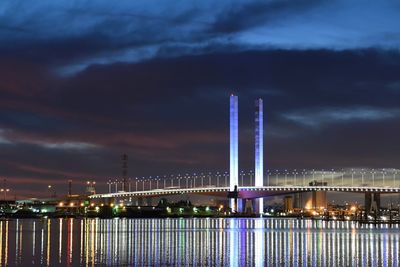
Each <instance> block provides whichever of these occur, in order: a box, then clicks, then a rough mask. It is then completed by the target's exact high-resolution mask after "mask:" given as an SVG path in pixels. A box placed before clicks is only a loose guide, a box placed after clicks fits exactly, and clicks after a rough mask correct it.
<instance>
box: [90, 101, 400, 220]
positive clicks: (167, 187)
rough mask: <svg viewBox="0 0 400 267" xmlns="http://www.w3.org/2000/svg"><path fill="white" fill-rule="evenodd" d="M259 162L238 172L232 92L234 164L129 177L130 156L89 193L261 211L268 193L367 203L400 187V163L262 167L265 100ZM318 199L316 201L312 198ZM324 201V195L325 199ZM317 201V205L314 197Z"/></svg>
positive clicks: (259, 110)
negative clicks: (355, 196)
mask: <svg viewBox="0 0 400 267" xmlns="http://www.w3.org/2000/svg"><path fill="white" fill-rule="evenodd" d="M255 106H256V110H255V126H256V127H255V131H254V133H255V136H254V137H255V150H254V151H255V162H254V163H255V165H254V171H253V170H251V171H240V172H239V167H238V166H239V156H238V151H239V149H238V142H239V138H238V130H239V128H238V125H239V122H238V97H237V96H235V95H231V96H230V109H229V111H230V113H229V114H230V117H229V120H230V147H229V149H230V151H229V159H230V168H229V172H227V171H226V172H221V173H219V172H216V173H211V172H208V173H207V172H206V173H197V174H196V173H194V174H182V175H181V174H178V175H170V176H166V175H164V176H155V177H154V176H150V177H135V178H133V179H127V177H126V173H127V172H126V164H127V163H126V156H125V158H124V159H125V161H123V166H124V167H123V179H122V180H121V179H110V180H109V182H108V193H105V194H94V195H91V196H90V198H91V199H99V200H106V199H108V200H110V199H118V198H121V199H126V198H129V199H131V198H155V197H162V196H170V195H181V194H185V195H210V196H219V197H223V198H229V199H230V201H229V206H230V208H231V209H232V211H239V210H240V209H241V206H240V205H239V202H238V199H247V200H252V201H253V202H254V209H255V210H256V211H257V213H262V212H263V206H264V204H263V203H264V202H263V201H264V197H268V196H276V195H285V194H297V193H300V194H302V193H304V194H306V193H308V192H312V193H313V196H312V198H313V201H314V200H315V199H316V198H317V197H316V195H317V193H320V192H322V193H325V192H348V193H364V194H365V196H366V203H369V204H371V203H373V202H374V203H373V205H375V206H378V207H379V203H380V194H392V193H399V192H400V179H398V178H399V177H398V176H399V175H398V174H399V170H397V169H342V170H334V169H331V170H319V171H318V170H317V171H316V170H305V169H303V170H296V169H295V170H290V171H289V170H266V171H265V172H264V146H263V138H264V126H263V122H264V121H263V100H262V99H257V100H256V101H255ZM319 195H321V194H319ZM314 202H315V201H314ZM323 203H324V204H323V205H325V206H326V195H325V202H323ZM313 206H316V205H315V203H314V205H313Z"/></svg>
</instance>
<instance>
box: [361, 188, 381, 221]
mask: <svg viewBox="0 0 400 267" xmlns="http://www.w3.org/2000/svg"><path fill="white" fill-rule="evenodd" d="M380 207H381V194H380V193H370V192H367V193H365V218H364V219H368V215H371V216H373V217H374V219H377V218H378V216H379V210H380Z"/></svg>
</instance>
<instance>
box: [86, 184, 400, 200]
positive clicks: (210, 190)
mask: <svg viewBox="0 0 400 267" xmlns="http://www.w3.org/2000/svg"><path fill="white" fill-rule="evenodd" d="M228 191H229V187H200V188H172V189H154V190H145V191H132V192H117V193H107V194H95V195H91V196H89V198H92V199H99V198H123V197H157V196H168V195H179V194H200V195H215V196H226V195H227V193H228ZM238 191H239V197H240V198H255V197H263V196H270V195H279V194H290V193H301V192H312V191H328V192H353V193H365V192H371V193H400V188H399V187H396V188H393V187H371V186H362V187H361V186H360V187H355V186H260V187H256V186H245V187H238Z"/></svg>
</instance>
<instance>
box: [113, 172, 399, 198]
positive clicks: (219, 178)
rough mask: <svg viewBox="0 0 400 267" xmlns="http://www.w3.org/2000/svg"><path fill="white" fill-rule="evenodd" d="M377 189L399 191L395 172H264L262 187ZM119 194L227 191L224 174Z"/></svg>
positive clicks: (249, 175) (140, 185) (250, 182)
mask: <svg viewBox="0 0 400 267" xmlns="http://www.w3.org/2000/svg"><path fill="white" fill-rule="evenodd" d="M309 185H318V186H346V187H353V186H354V187H356V186H357V187H359V186H377V187H400V170H398V169H345V170H304V169H303V170H296V169H294V170H267V171H266V172H265V173H264V186H309ZM107 186H108V192H109V193H113V192H119V191H122V189H123V187H122V179H119V178H113V179H110V180H109V181H108V182H107ZM238 186H239V187H250V186H254V172H253V171H240V172H239V185H238ZM126 187H127V188H126V189H125V190H123V191H148V190H160V189H171V188H205V187H229V173H228V172H213V173H212V172H208V173H205V172H201V173H193V174H188V173H185V174H177V175H168V176H167V175H163V176H148V177H134V178H129V179H128V181H127V185H126Z"/></svg>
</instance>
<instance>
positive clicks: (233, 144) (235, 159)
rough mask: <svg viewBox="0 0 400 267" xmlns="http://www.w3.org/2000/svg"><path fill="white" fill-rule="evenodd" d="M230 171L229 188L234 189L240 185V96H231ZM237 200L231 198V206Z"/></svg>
mask: <svg viewBox="0 0 400 267" xmlns="http://www.w3.org/2000/svg"><path fill="white" fill-rule="evenodd" d="M229 118H230V153H229V155H230V171H229V175H230V177H229V190H230V191H233V190H234V189H235V186H238V185H239V184H238V181H239V146H238V144H239V140H238V133H239V129H238V123H239V120H238V97H237V96H235V95H233V94H232V95H231V97H230V117H229ZM235 206H236V205H235V200H234V199H231V202H230V207H231V208H232V209H236V207H235Z"/></svg>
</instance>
